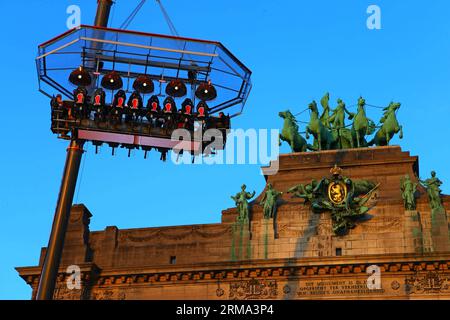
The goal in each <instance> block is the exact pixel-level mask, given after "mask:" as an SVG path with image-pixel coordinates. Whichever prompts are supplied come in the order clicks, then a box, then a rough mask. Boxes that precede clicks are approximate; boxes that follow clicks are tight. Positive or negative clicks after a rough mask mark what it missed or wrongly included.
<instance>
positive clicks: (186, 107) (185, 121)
mask: <svg viewBox="0 0 450 320" xmlns="http://www.w3.org/2000/svg"><path fill="white" fill-rule="evenodd" d="M193 105H194V103H193V102H192V100H191V99H189V98H186V99H185V100H184V101H183V103H182V104H181V110H180V114H181V120H182V121H181V122H180V123H178V127H179V128H187V127H191V122H192V111H193V109H194V108H193V107H192V106H193Z"/></svg>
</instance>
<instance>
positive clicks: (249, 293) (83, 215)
mask: <svg viewBox="0 0 450 320" xmlns="http://www.w3.org/2000/svg"><path fill="white" fill-rule="evenodd" d="M335 164H337V165H338V166H339V167H341V168H342V169H344V175H345V176H348V177H350V178H351V179H368V180H372V181H375V182H377V183H380V187H379V189H378V191H377V200H376V205H375V207H373V208H372V209H371V210H370V211H369V215H370V219H367V220H366V221H361V222H359V223H358V224H357V226H356V227H355V228H354V229H351V230H350V232H349V234H347V235H345V236H336V235H334V234H333V231H332V224H331V218H330V214H329V213H326V212H325V213H322V214H314V213H312V212H310V208H309V206H307V205H304V204H303V200H301V199H292V198H290V194H287V193H286V191H287V190H288V189H289V188H290V187H292V186H293V185H295V184H298V183H309V182H310V181H311V179H317V180H319V179H321V178H323V177H325V176H329V170H330V168H331V167H333V166H334V165H335ZM279 166H280V167H279V168H280V170H279V172H278V173H277V174H276V175H270V176H266V180H267V182H268V183H269V182H270V183H271V184H272V185H273V187H274V188H275V189H276V190H279V191H282V192H283V196H282V201H280V203H279V207H278V212H277V215H276V218H275V219H268V220H265V219H264V218H263V212H262V208H261V207H260V206H259V205H258V203H259V200H260V198H261V196H262V194H263V192H264V191H262V192H261V194H260V195H259V196H258V197H257V199H256V200H255V201H254V203H253V206H252V210H251V214H250V216H251V219H250V223H249V224H245V223H244V224H237V223H235V221H236V217H237V212H236V210H235V209H234V208H231V209H227V210H224V211H223V212H222V222H221V223H217V224H206V225H191V226H177V227H159V228H141V229H123V230H119V229H117V228H116V227H106V229H105V230H104V231H89V218H90V217H91V214H90V213H89V211H88V210H87V209H86V208H85V207H84V206H82V205H78V206H74V207H73V208H72V213H71V219H70V226H69V230H68V233H67V237H66V241H65V247H64V254H63V258H62V265H61V269H60V273H61V274H60V277H59V279H58V287H57V290H56V291H55V298H57V299H187V298H189V299H308V298H313V299H347V298H352V299H356V298H364V299H390V298H395V299H399V298H400V299H415V298H419V299H422V298H440V299H444V298H445V299H448V298H450V270H449V269H450V242H449V241H450V237H449V223H448V218H449V216H448V213H449V212H450V211H449V210H450V199H449V197H447V196H444V197H443V203H444V208H445V209H446V210H444V211H439V212H432V211H431V209H430V206H429V204H428V198H427V195H426V192H425V190H424V189H423V188H421V187H419V190H418V194H419V195H418V198H417V208H416V210H414V211H406V210H405V209H404V207H403V201H402V198H401V192H400V178H401V177H403V176H404V175H405V174H409V175H410V177H411V178H412V180H413V181H417V176H418V158H417V157H412V156H410V155H409V153H407V152H402V151H401V150H400V148H399V147H395V146H394V147H377V148H366V149H364V148H363V149H353V150H338V151H323V152H309V153H295V154H286V155H281V156H280V158H279ZM263 170H266V171H267V170H268V169H267V168H264V169H263ZM44 253H45V250H43V251H42V253H41V259H40V264H39V265H42V257H43V255H44ZM72 264H76V265H80V267H82V268H81V269H82V277H83V288H82V289H81V290H78V291H71V290H67V288H65V287H64V283H65V279H66V278H67V276H68V275H66V274H65V268H66V267H67V266H68V265H72ZM372 265H376V266H378V267H379V268H380V270H381V274H380V275H381V289H369V288H368V287H367V279H368V277H369V274H367V273H366V272H367V269H368V268H369V267H370V266H372ZM17 270H18V271H19V274H20V276H21V277H22V278H23V279H24V280H25V281H26V282H27V283H28V284H29V285H30V286H32V287H33V289H34V290H33V296H34V294H35V291H36V288H37V283H38V277H39V273H40V267H39V266H37V267H21V268H17Z"/></svg>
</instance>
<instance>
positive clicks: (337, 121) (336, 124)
mask: <svg viewBox="0 0 450 320" xmlns="http://www.w3.org/2000/svg"><path fill="white" fill-rule="evenodd" d="M337 103H338V105H337V106H336V109H334V110H333V113H332V114H331V117H330V122H331V124H332V127H333V129H342V128H345V114H348V119H349V120H352V119H353V117H354V116H355V114H354V113H353V112H350V111H348V110H347V108H346V107H345V103H344V101H342V100H341V99H337Z"/></svg>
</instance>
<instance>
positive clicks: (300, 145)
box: [278, 110, 308, 152]
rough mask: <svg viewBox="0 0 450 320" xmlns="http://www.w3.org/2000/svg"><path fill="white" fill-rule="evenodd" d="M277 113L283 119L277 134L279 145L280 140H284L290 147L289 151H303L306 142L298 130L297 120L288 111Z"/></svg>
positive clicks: (306, 145)
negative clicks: (281, 126) (279, 132)
mask: <svg viewBox="0 0 450 320" xmlns="http://www.w3.org/2000/svg"><path fill="white" fill-rule="evenodd" d="M278 115H279V116H280V117H281V118H283V119H284V124H283V129H282V130H281V134H280V135H279V145H281V141H286V142H287V143H288V144H289V146H290V147H291V152H305V151H307V148H308V144H307V142H306V140H305V138H303V137H302V136H301V135H300V133H299V132H298V125H297V120H296V119H295V117H294V115H293V114H292V113H291V112H290V111H289V110H286V111H283V112H279V113H278Z"/></svg>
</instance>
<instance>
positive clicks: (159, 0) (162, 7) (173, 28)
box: [156, 0, 180, 37]
mask: <svg viewBox="0 0 450 320" xmlns="http://www.w3.org/2000/svg"><path fill="white" fill-rule="evenodd" d="M156 2H157V3H158V5H159V7H160V9H161V12H162V14H163V16H164V19H165V20H166V22H167V25H168V26H169V29H170V32H171V33H172V35H173V36H176V37H179V36H180V35H179V34H178V32H177V29H176V28H175V25H174V24H173V22H172V20H171V19H170V17H169V14H168V13H167V11H166V9H165V8H164V6H163V4H162V3H161V0H156Z"/></svg>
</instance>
